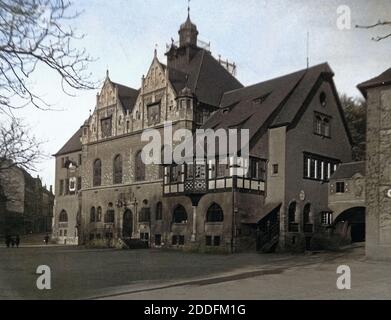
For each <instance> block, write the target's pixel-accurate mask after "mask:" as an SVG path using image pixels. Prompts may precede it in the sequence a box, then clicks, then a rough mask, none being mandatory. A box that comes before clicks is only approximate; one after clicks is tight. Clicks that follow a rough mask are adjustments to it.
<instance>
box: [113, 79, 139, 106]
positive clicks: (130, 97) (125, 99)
mask: <svg viewBox="0 0 391 320" xmlns="http://www.w3.org/2000/svg"><path fill="white" fill-rule="evenodd" d="M111 83H112V84H113V85H114V86H116V87H117V88H118V96H119V99H120V101H121V103H122V106H123V107H124V109H125V111H126V110H131V109H133V106H134V105H135V103H136V100H137V97H138V95H139V93H140V90H136V89H133V88H130V87H127V86H124V85H122V84H119V83H115V82H112V81H111Z"/></svg>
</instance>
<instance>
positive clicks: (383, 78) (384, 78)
mask: <svg viewBox="0 0 391 320" xmlns="http://www.w3.org/2000/svg"><path fill="white" fill-rule="evenodd" d="M383 85H391V68H390V69H388V70H386V71H384V72H383V73H382V74H381V75H379V76H377V77H375V78H373V79H370V80H368V81H365V82H363V83H361V84H359V85H358V86H357V88H358V89H359V90H360V91H361V92H362V94H363V95H364V96H365V97H366V95H367V89H369V88H373V87H379V86H383Z"/></svg>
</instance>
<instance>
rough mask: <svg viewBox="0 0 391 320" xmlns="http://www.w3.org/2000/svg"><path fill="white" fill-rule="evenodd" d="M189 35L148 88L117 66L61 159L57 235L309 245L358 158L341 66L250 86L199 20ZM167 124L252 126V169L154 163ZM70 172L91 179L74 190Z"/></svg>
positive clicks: (153, 72)
mask: <svg viewBox="0 0 391 320" xmlns="http://www.w3.org/2000/svg"><path fill="white" fill-rule="evenodd" d="M179 35H180V41H179V43H178V44H176V43H174V42H173V43H172V44H171V46H170V48H169V50H168V51H167V53H166V56H167V64H163V63H161V62H160V61H159V60H158V58H157V55H156V52H155V56H154V58H153V61H152V63H151V66H150V69H149V70H148V73H147V75H146V76H145V77H144V76H143V77H142V83H141V88H140V89H138V90H136V89H132V88H128V87H125V86H123V85H119V84H117V83H115V82H113V81H111V79H110V77H109V75H108V74H107V77H106V80H105V82H104V84H103V87H102V90H101V92H100V93H99V94H98V95H97V101H96V107H95V110H94V112H93V113H92V115H91V116H90V117H89V119H88V120H87V121H86V122H85V123H84V124H83V126H82V127H81V128H80V130H78V132H77V133H76V134H75V135H74V136H73V137H72V138H71V139H70V140H69V141H68V142H67V144H66V145H65V146H64V147H63V148H62V149H61V150H60V151H59V152H58V153H57V154H56V155H55V156H56V195H57V199H56V209H55V219H54V221H55V229H54V230H55V231H54V235H55V236H56V237H58V240H59V242H61V243H64V242H65V240H67V243H70V242H72V243H74V242H75V241H78V242H79V243H89V242H91V241H96V240H102V241H105V240H107V241H109V240H110V241H111V240H112V239H114V240H117V239H120V238H121V239H125V240H126V239H141V240H143V241H146V242H148V243H149V244H150V245H151V246H155V247H175V248H189V249H197V250H221V251H237V250H245V249H249V248H253V249H255V248H258V250H263V251H271V250H273V249H275V248H276V247H277V245H278V247H279V248H280V249H282V250H285V249H288V250H303V249H304V248H305V247H309V245H310V242H311V238H312V236H313V235H314V233H316V232H321V230H322V228H321V224H322V219H323V217H324V216H325V215H326V214H328V213H330V209H329V208H328V180H329V178H330V177H331V176H332V174H333V173H334V172H335V171H336V169H337V168H338V166H339V165H340V164H341V163H343V162H349V161H351V140H350V135H349V132H348V129H347V125H346V121H345V118H344V115H343V111H342V108H341V105H340V102H339V99H338V95H337V91H336V89H335V85H334V82H333V76H334V74H333V72H332V70H331V69H330V67H329V66H328V64H321V65H318V66H315V67H311V68H308V69H305V70H301V71H298V72H295V73H292V74H289V75H285V76H282V77H279V78H276V79H273V80H269V81H266V82H262V83H259V84H256V85H252V86H249V87H243V86H242V85H241V84H240V83H239V82H238V81H237V80H236V79H235V77H234V76H233V73H232V72H231V71H232V68H231V69H229V68H228V69H226V67H229V66H231V67H232V66H233V65H231V64H229V63H226V64H225V66H223V65H222V62H221V60H216V59H215V58H214V57H213V56H212V54H211V53H210V51H209V49H208V48H205V47H202V46H201V45H200V44H199V42H198V40H197V36H198V31H197V27H196V26H195V25H194V24H193V23H192V22H191V20H190V17H188V19H187V21H186V22H185V23H184V24H182V25H181V27H180V30H179ZM168 121H171V122H172V123H173V130H176V129H181V128H187V129H190V130H192V131H193V132H194V131H195V130H196V129H197V128H203V129H220V128H221V129H226V130H228V129H234V128H236V129H249V131H250V155H251V157H250V163H249V164H248V168H249V173H248V174H247V175H245V176H238V175H234V174H232V172H233V171H232V167H233V164H232V163H229V164H228V165H222V164H219V163H217V162H216V160H211V161H208V162H206V161H204V162H197V164H196V165H186V164H185V165H181V166H172V165H166V166H165V167H164V168H163V167H162V166H159V165H144V163H143V162H142V161H141V150H142V148H143V146H144V145H145V144H146V143H145V142H141V134H142V132H143V130H145V129H148V128H155V129H158V130H159V131H160V132H161V135H162V137H163V136H164V127H165V123H167V122H168ZM165 147H167V146H165ZM163 150H165V149H164V148H163ZM67 164H72V166H71V167H69V166H68V165H67ZM71 179H72V181H75V180H76V181H80V182H81V185H78V187H76V188H73V189H72V190H73V191H70V190H71V189H70V186H71V182H70V181H71ZM68 180H69V182H68ZM61 230H63V232H62V236H61ZM64 230H66V231H65V232H66V236H64ZM64 237H65V238H64Z"/></svg>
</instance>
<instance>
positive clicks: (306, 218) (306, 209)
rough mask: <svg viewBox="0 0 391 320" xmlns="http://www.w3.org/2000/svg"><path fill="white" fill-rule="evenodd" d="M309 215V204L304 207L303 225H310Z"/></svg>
mask: <svg viewBox="0 0 391 320" xmlns="http://www.w3.org/2000/svg"><path fill="white" fill-rule="evenodd" d="M310 214H311V204H310V203H307V204H306V205H305V206H304V210H303V223H304V224H310V223H311V220H310V219H311V217H310Z"/></svg>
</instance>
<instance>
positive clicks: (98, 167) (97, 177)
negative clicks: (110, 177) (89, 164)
mask: <svg viewBox="0 0 391 320" xmlns="http://www.w3.org/2000/svg"><path fill="white" fill-rule="evenodd" d="M101 177H102V161H101V160H100V159H97V160H95V162H94V168H93V186H94V187H99V186H100V185H101V184H102V178H101Z"/></svg>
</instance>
